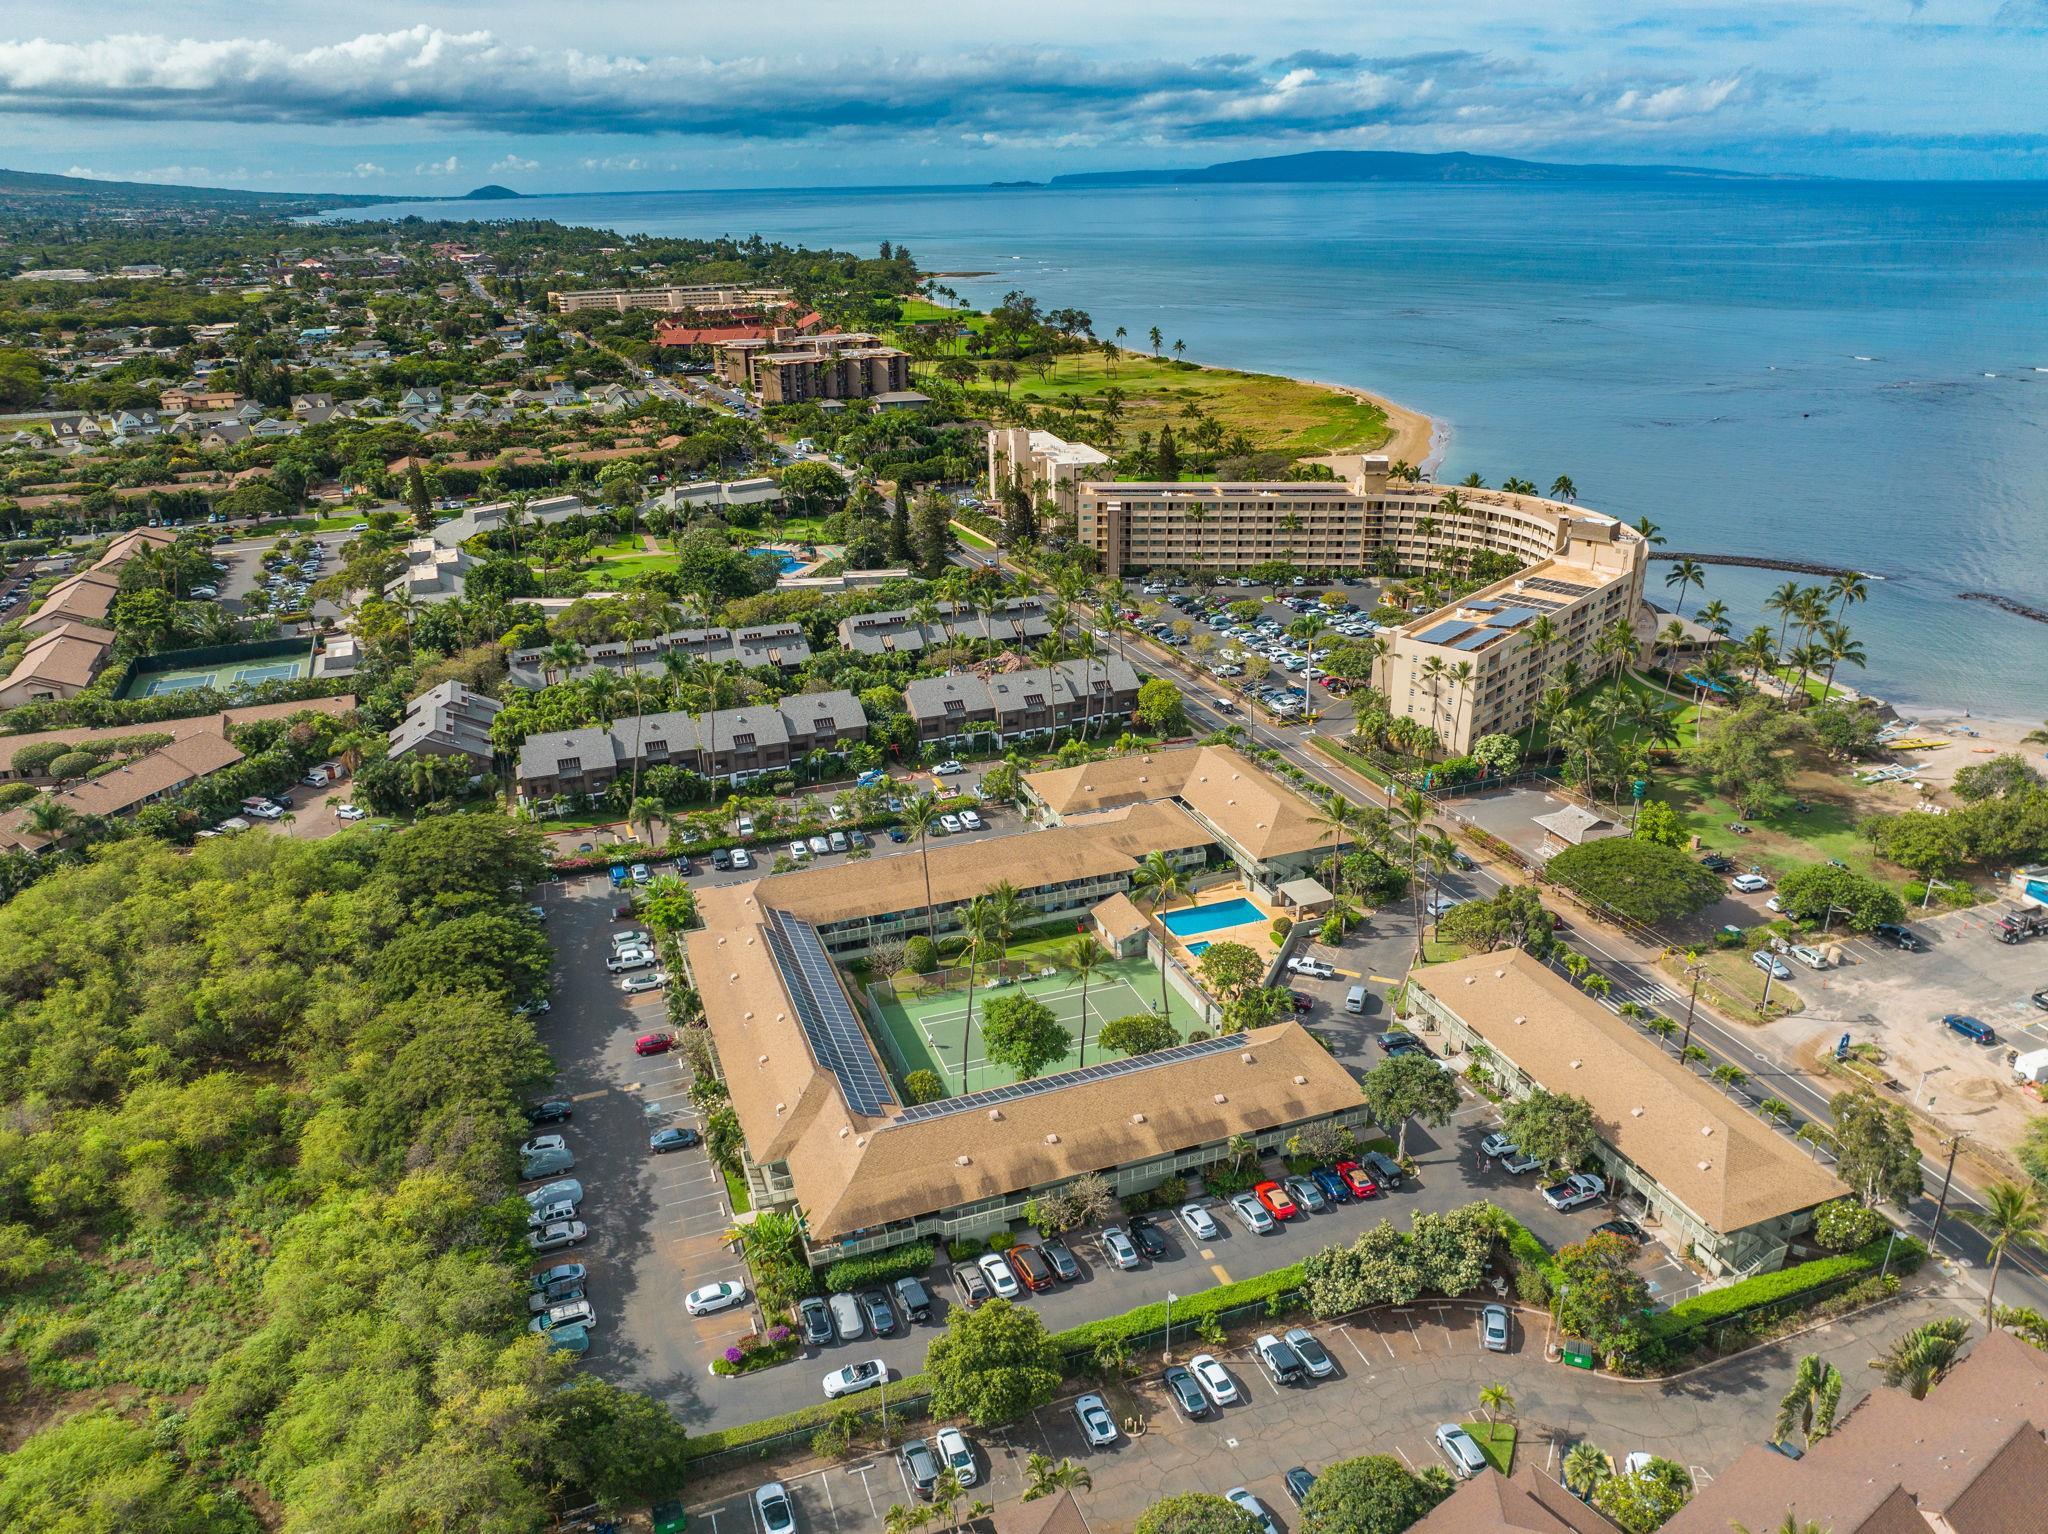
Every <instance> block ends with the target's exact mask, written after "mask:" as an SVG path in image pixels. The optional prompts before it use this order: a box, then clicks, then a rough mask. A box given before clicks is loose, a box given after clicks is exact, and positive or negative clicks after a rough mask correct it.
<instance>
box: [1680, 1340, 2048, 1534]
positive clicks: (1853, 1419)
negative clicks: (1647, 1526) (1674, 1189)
mask: <svg viewBox="0 0 2048 1534" xmlns="http://www.w3.org/2000/svg"><path fill="white" fill-rule="evenodd" d="M2044 1422H2048V1354H2044V1353H2042V1352H2041V1351H2040V1350H2039V1349H2037V1348H2033V1347H2030V1346H2028V1345H2027V1344H2026V1343H2024V1342H2021V1341H2020V1340H2019V1339H2018V1338H2016V1337H2014V1336H2012V1335H2011V1334H2010V1333H2008V1332H1992V1333H1990V1334H1989V1335H1988V1336H1986V1337H1984V1338H1982V1339H1981V1340H1980V1341H1979V1342H1978V1343H1977V1345H1976V1346H1975V1347H1974V1348H1973V1349H1971V1351H1970V1355H1969V1356H1968V1357H1967V1358H1965V1359H1964V1360H1963V1361H1962V1362H1961V1363H1960V1364H1958V1365H1956V1367H1955V1368H1954V1369H1952V1370H1950V1371H1949V1374H1948V1377H1947V1378H1946V1379H1944V1380H1943V1381H1942V1382H1941V1383H1940V1384H1938V1385H1936V1386H1935V1387H1934V1388H1933V1389H1932V1390H1931V1391H1929V1392H1928V1394H1927V1398H1926V1399H1925V1400H1924V1401H1915V1400H1914V1399H1913V1398H1912V1397H1911V1396H1909V1395H1907V1394H1906V1393H1905V1392H1904V1391H1902V1390H1878V1391H1875V1392H1873V1393H1872V1394H1871V1395H1869V1396H1868V1397H1866V1398H1865V1399H1864V1401H1863V1402H1862V1404H1861V1405H1859V1406H1857V1407H1856V1408H1855V1410H1853V1411H1851V1412H1850V1413H1849V1414H1848V1415H1847V1416H1846V1417H1845V1418H1843V1419H1841V1420H1839V1421H1838V1422H1837V1423H1836V1425H1835V1430H1834V1432H1832V1433H1831V1434H1829V1435H1828V1436H1827V1437H1826V1438H1823V1439H1822V1440H1821V1441H1820V1442H1819V1443H1817V1444H1815V1445H1813V1447H1812V1448H1811V1449H1809V1450H1808V1451H1807V1454H1806V1457H1805V1458H1804V1459H1802V1460H1798V1461H1796V1462H1795V1461H1792V1460H1788V1459H1785V1458H1784V1457H1783V1456H1781V1455H1778V1454H1774V1453H1772V1452H1771V1451H1770V1450H1769V1449H1765V1448H1762V1447H1757V1448H1752V1449H1748V1450H1746V1451H1744V1453H1743V1454H1742V1456H1741V1458H1739V1459H1737V1460H1736V1461H1735V1463H1734V1464H1732V1465H1730V1466H1729V1467H1728V1468H1727V1469H1726V1470H1725V1471H1723V1472H1722V1473H1721V1474H1720V1475H1719V1476H1718V1477H1716V1478H1715V1479H1714V1480H1713V1481H1712V1482H1711V1483H1710V1484H1709V1485H1708V1486H1706V1487H1705V1488H1704V1489H1702V1490H1701V1491H1700V1493H1699V1494H1698V1495H1697V1496H1695V1497H1694V1498H1693V1500H1692V1501H1691V1502H1689V1503H1688V1504H1686V1506H1685V1507H1684V1508H1683V1509H1682V1510H1681V1511H1680V1512H1679V1513H1678V1514H1677V1515H1676V1516H1675V1517H1673V1518H1672V1520H1671V1521H1670V1522H1669V1523H1667V1524H1666V1525H1665V1526H1664V1527H1665V1529H1666V1530H1667V1531H1668V1534H1726V1531H1727V1529H1728V1528H1729V1526H1730V1524H1731V1523H1732V1522H1741V1523H1745V1524H1747V1525H1748V1526H1749V1527H1750V1528H1753V1529H1766V1528H1776V1527H1777V1525H1778V1522H1779V1520H1780V1519H1782V1518H1783V1517H1784V1515H1785V1512H1786V1510H1787V1509H1791V1510H1793V1511H1796V1512H1797V1513H1798V1514H1799V1515H1800V1516H1801V1517H1806V1518H1818V1519H1820V1520H1822V1521H1823V1522H1824V1523H1826V1524H1827V1526H1828V1527H1829V1529H1830V1530H1831V1531H1832V1534H1930V1531H1932V1530H1935V1529H1941V1530H1943V1531H1944V1534H2013V1531H2016V1530H2021V1529H2039V1528H2042V1527H2044V1524H2048V1518H2044V1512H2043V1510H2044V1509H2048V1442H2044V1441H2043V1439H2042V1436H2041V1424H2042V1423H2044ZM1937 1520H1938V1521H1937Z"/></svg>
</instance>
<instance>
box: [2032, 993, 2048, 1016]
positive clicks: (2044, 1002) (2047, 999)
mask: <svg viewBox="0 0 2048 1534" xmlns="http://www.w3.org/2000/svg"><path fill="white" fill-rule="evenodd" d="M2029 999H2030V1000H2031V1001H2032V1002H2033V1003H2034V1005H2035V1006H2037V1007H2039V1008H2040V1009H2041V1010H2042V1011H2043V1012H2048V991H2036V992H2034V994H2033V996H2032V997H2030V998H2029Z"/></svg>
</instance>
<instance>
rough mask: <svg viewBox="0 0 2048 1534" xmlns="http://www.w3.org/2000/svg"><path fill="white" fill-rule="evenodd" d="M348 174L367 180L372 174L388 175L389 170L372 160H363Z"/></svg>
mask: <svg viewBox="0 0 2048 1534" xmlns="http://www.w3.org/2000/svg"><path fill="white" fill-rule="evenodd" d="M350 174H351V175H355V176H360V177H362V178H363V179H364V180H368V179H369V178H370V177H372V176H388V175H390V174H391V172H390V171H388V170H386V169H385V168H384V167H383V166H381V165H379V164H377V163H376V162H375V161H374V160H364V161H362V162H361V163H360V164H358V165H357V166H356V168H355V169H354V170H353V171H352V172H350Z"/></svg>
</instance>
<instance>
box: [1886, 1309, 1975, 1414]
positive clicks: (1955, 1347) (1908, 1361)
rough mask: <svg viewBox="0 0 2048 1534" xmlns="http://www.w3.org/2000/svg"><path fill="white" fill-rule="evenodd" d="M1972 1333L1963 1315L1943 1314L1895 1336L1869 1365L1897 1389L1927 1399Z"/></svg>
mask: <svg viewBox="0 0 2048 1534" xmlns="http://www.w3.org/2000/svg"><path fill="white" fill-rule="evenodd" d="M1969 1336H1970V1323H1969V1322H1968V1321H1966V1320H1964V1319H1963V1318H1962V1317H1961V1316H1940V1317H1937V1318H1936V1319H1935V1320H1932V1321H1925V1322H1922V1323H1921V1324H1920V1325H1919V1326H1916V1327H1914V1328H1913V1329H1912V1330H1911V1331H1909V1332H1905V1333H1903V1334H1902V1335H1900V1336H1898V1337H1895V1338H1893V1339H1892V1345H1891V1346H1890V1347H1888V1348H1887V1349H1885V1352H1884V1356H1883V1357H1882V1358H1873V1359H1871V1361H1870V1367H1871V1368H1873V1369H1875V1370H1877V1371H1878V1373H1879V1374H1880V1375H1882V1376H1883V1378H1884V1382H1885V1383H1886V1384H1887V1385H1889V1386H1891V1387H1892V1388H1893V1389H1894V1390H1904V1391H1905V1392H1906V1394H1907V1395H1909V1396H1911V1397H1912V1398H1913V1399H1914V1400H1916V1401H1921V1400H1925V1399H1926V1398H1927V1392H1928V1391H1930V1390H1932V1389H1933V1388H1934V1387H1935V1386H1936V1385H1937V1384H1939V1383H1940V1382H1941V1377H1942V1376H1943V1375H1944V1374H1946V1373H1948V1371H1949V1368H1950V1367H1951V1366H1952V1365H1953V1364H1954V1363H1955V1361H1956V1360H1957V1359H1958V1358H1959V1357H1961V1356H1962V1351H1963V1344H1964V1343H1965V1342H1966V1341H1968V1340H1969Z"/></svg>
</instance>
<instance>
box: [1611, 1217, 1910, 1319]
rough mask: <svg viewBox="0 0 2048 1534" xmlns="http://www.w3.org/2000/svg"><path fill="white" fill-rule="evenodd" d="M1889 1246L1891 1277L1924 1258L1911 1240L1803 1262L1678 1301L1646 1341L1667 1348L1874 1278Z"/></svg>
mask: <svg viewBox="0 0 2048 1534" xmlns="http://www.w3.org/2000/svg"><path fill="white" fill-rule="evenodd" d="M1888 1243H1889V1244H1890V1247H1891V1270H1892V1271H1894V1272H1897V1273H1900V1274H1907V1273H1911V1272H1913V1271H1914V1270H1915V1269H1916V1268H1918V1267H1919V1266H1920V1264H1921V1263H1922V1262H1923V1261H1924V1260H1925V1259H1926V1257H1927V1248H1926V1247H1925V1246H1923V1245H1921V1243H1920V1242H1918V1241H1916V1240H1915V1239H1913V1237H1911V1236H1907V1235H1901V1236H1899V1237H1898V1238H1897V1240H1896V1241H1892V1240H1891V1238H1890V1237H1889V1236H1887V1237H1886V1238H1885V1240H1880V1241H1873V1242H1871V1243H1870V1244H1869V1245H1868V1246H1859V1247H1858V1248H1856V1250H1855V1251H1853V1252H1844V1253H1842V1254H1841V1255H1840V1256H1839V1257H1822V1258H1818V1259H1816V1260H1815V1261H1813V1262H1802V1263H1801V1264H1799V1266H1798V1267H1796V1268H1780V1269H1779V1270H1778V1271H1777V1272H1775V1273H1759V1274H1757V1276H1756V1277H1754V1278H1745V1279H1743V1280H1741V1281H1740V1282H1739V1283H1733V1284H1730V1285H1729V1286H1728V1287H1727V1288H1725V1289H1713V1290H1709V1291H1708V1292H1707V1293H1705V1294H1697V1295H1694V1296H1693V1297H1692V1298H1691V1299H1689V1300H1680V1301H1679V1302H1678V1303H1677V1304H1676V1305H1674V1306H1672V1307H1671V1308H1670V1309H1669V1310H1667V1311H1665V1312H1664V1313H1663V1314H1662V1315H1660V1316H1657V1317H1656V1318H1655V1319H1654V1320H1653V1321H1652V1322H1651V1323H1650V1335H1651V1336H1652V1337H1653V1338H1655V1339H1656V1340H1657V1341H1659V1342H1663V1343H1666V1344H1670V1343H1674V1342H1678V1341H1680V1340H1682V1339H1683V1338H1685V1337H1686V1336H1687V1335H1688V1334H1689V1333H1692V1332H1695V1331H1698V1330H1699V1329H1701V1328H1702V1327H1707V1326H1712V1325H1714V1324H1715V1323H1716V1322H1719V1321H1725V1320H1728V1319H1729V1318H1730V1317H1732V1316H1736V1315H1739V1314H1740V1313H1742V1312H1743V1311H1746V1310H1754V1309H1756V1308H1757V1307H1758V1306H1761V1305H1771V1304H1776V1303H1778V1302H1780V1301H1783V1300H1789V1299H1796V1298H1797V1297H1799V1296H1800V1295H1803V1294H1807V1293H1810V1292H1811V1291H1813V1290H1815V1289H1821V1288H1825V1287H1828V1286H1831V1285H1834V1284H1838V1283H1840V1282H1841V1281H1842V1280H1843V1279H1847V1278H1856V1277H1860V1276H1862V1275H1863V1274H1866V1273H1875V1272H1877V1271H1878V1270H1879V1269H1880V1268H1882V1267H1883V1266H1884V1260H1885V1249H1886V1246H1887V1244H1888Z"/></svg>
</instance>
